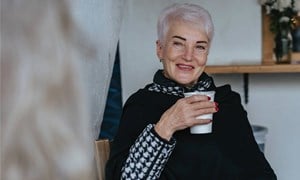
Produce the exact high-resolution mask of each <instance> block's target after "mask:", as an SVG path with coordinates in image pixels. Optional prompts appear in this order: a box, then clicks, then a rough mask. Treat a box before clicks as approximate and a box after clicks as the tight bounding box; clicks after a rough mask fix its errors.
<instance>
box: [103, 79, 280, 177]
mask: <svg viewBox="0 0 300 180" xmlns="http://www.w3.org/2000/svg"><path fill="white" fill-rule="evenodd" d="M179 98H181V97H179V96H174V95H168V94H163V93H159V92H151V91H148V89H147V86H146V88H144V89H140V90H139V91H138V92H136V93H135V94H133V95H132V96H131V97H130V98H129V99H128V100H127V102H126V103H125V106H124V108H123V115H122V119H121V122H120V126H119V131H118V133H117V135H116V137H115V139H114V141H113V144H112V148H111V154H110V158H109V161H108V163H107V166H106V179H107V180H117V179H120V177H121V171H122V167H123V168H124V164H125V162H126V159H127V158H128V157H129V155H130V153H132V152H131V151H130V147H131V146H133V145H134V144H135V143H136V142H135V141H136V140H137V139H138V137H139V136H140V134H141V133H142V132H143V130H144V129H145V128H146V127H147V125H149V124H155V123H157V121H159V119H160V117H161V115H162V114H163V113H164V112H165V111H166V110H167V109H168V108H170V107H171V106H172V105H173V104H174V103H175V102H176V101H177V100H178V99H179ZM215 102H217V103H218V104H219V111H218V112H217V113H215V114H214V117H213V133H211V134H191V133H190V132H189V128H187V129H185V130H182V131H177V132H176V133H175V134H174V135H173V138H174V141H176V143H175V142H167V141H165V140H163V139H161V138H160V137H159V136H158V135H157V134H156V133H155V131H154V130H153V129H152V130H151V133H152V134H154V135H155V136H156V137H157V138H158V139H159V140H160V141H161V142H162V143H164V144H167V145H168V144H169V145H170V144H172V143H173V144H174V147H173V149H172V148H171V149H172V150H171V151H172V152H171V154H170V156H169V157H166V162H164V163H163V165H162V166H163V169H162V172H161V174H160V178H159V179H168V180H175V179H177V180H182V179H187V180H193V179H196V180H198V179H205V180H208V179H215V180H226V179H228V180H229V179H230V180H234V179H241V180H247V179H253V180H260V179H261V180H268V179H270V180H271V179H276V176H275V174H274V172H273V170H272V168H271V167H270V165H269V163H268V162H267V160H266V158H265V156H264V154H263V153H262V152H261V151H260V150H259V147H258V145H257V144H256V142H255V139H254V136H253V133H252V130H251V126H250V124H249V121H248V119H247V113H246V111H245V110H244V109H243V107H242V105H241V99H240V96H239V94H237V93H236V92H233V91H232V90H231V88H230V86H229V85H226V86H222V87H218V88H216V95H215ZM123 170H124V169H123ZM131 179H148V178H147V176H146V177H144V178H138V177H136V178H131Z"/></svg>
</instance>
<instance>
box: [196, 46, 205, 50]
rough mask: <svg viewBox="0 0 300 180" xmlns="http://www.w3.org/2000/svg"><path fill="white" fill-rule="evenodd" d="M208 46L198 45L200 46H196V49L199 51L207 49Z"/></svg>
mask: <svg viewBox="0 0 300 180" xmlns="http://www.w3.org/2000/svg"><path fill="white" fill-rule="evenodd" d="M206 48H207V47H206V46H201V45H198V46H196V49H197V50H198V51H206Z"/></svg>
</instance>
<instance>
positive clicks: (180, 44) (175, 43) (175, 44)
mask: <svg viewBox="0 0 300 180" xmlns="http://www.w3.org/2000/svg"><path fill="white" fill-rule="evenodd" d="M173 45H174V46H183V44H182V43H181V42H173Z"/></svg>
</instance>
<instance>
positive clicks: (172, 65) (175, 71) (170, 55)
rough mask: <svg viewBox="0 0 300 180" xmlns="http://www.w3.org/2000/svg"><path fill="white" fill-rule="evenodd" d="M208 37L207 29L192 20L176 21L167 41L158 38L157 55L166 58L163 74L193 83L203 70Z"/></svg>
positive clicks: (182, 83)
mask: <svg viewBox="0 0 300 180" xmlns="http://www.w3.org/2000/svg"><path fill="white" fill-rule="evenodd" d="M208 50H209V40H208V37H207V34H206V33H205V31H204V30H201V29H200V28H199V26H196V25H193V24H191V23H186V22H181V21H176V22H173V23H172V24H171V25H170V27H169V30H168V32H167V34H166V36H165V39H164V42H161V41H157V43H156V51H157V56H158V57H159V59H161V60H162V62H163V68H164V75H165V76H166V77H167V78H169V79H171V80H173V81H176V82H177V83H179V84H181V85H183V86H186V87H191V86H193V85H194V84H195V83H196V82H197V80H198V78H199V77H200V75H201V74H202V72H203V71H204V68H205V65H206V61H207V55H208Z"/></svg>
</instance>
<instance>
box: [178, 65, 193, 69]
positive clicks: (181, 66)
mask: <svg viewBox="0 0 300 180" xmlns="http://www.w3.org/2000/svg"><path fill="white" fill-rule="evenodd" d="M178 66H179V67H180V68H184V69H193V67H192V66H187V65H181V64H180V65H178Z"/></svg>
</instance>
